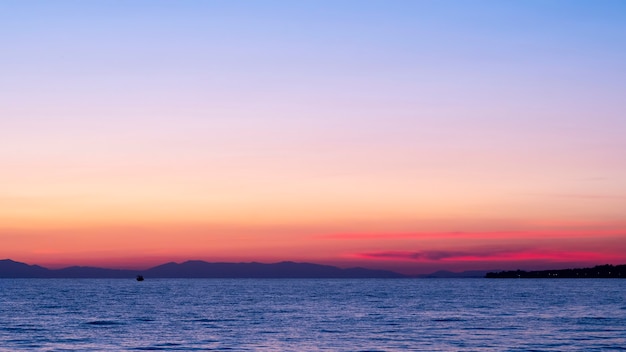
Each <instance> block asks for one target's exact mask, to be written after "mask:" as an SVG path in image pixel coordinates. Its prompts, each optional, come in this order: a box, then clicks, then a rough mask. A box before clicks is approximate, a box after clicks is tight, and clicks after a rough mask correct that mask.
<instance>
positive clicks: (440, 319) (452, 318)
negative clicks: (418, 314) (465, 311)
mask: <svg viewBox="0 0 626 352" xmlns="http://www.w3.org/2000/svg"><path fill="white" fill-rule="evenodd" d="M433 321H437V322H447V321H465V319H463V318H454V317H451V318H435V319H433Z"/></svg>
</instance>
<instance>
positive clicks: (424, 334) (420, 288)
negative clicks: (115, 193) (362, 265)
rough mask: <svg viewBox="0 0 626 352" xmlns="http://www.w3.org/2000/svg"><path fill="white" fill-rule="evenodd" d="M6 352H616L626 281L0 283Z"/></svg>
mask: <svg viewBox="0 0 626 352" xmlns="http://www.w3.org/2000/svg"><path fill="white" fill-rule="evenodd" d="M0 317H1V319H0V350H2V351H13V350H17V349H28V350H114V351H119V350H177V351H180V350H203V351H204V350H220V351H223V350H229V349H230V350H236V351H245V350H249V351H303V350H306V351H315V350H326V351H355V350H363V351H366V350H367V351H374V350H384V351H390V350H419V351H450V350H473V351H480V350H494V351H495V350H497V351H501V350H519V351H521V350H541V351H563V350H569V351H571V350H578V351H590V350H598V351H604V350H620V349H625V347H624V346H626V334H625V333H624V331H626V280H610V279H607V280H488V279H425V280H424V279H422V280H419V279H357V280H342V279H338V280H327V279H319V280H316V279H308V280H296V279H286V280H279V279H266V280H258V279H232V280H228V279H225V280H221V279H219V280H218V279H180V280H175V279H160V280H154V279H153V280H150V279H149V278H148V279H146V281H144V282H136V281H135V280H122V279H112V280H109V279H58V280H57V279H0Z"/></svg>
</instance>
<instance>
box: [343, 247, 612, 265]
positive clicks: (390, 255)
mask: <svg viewBox="0 0 626 352" xmlns="http://www.w3.org/2000/svg"><path fill="white" fill-rule="evenodd" d="M354 256H356V257H358V258H363V259H374V260H377V259H378V260H404V261H419V262H444V261H524V260H550V261H566V260H567V261H569V260H576V261H593V260H596V261H597V260H599V261H603V260H606V259H611V258H617V257H619V256H616V255H614V254H606V253H596V252H582V251H546V250H538V249H528V248H526V249H516V250H487V249H482V250H468V251H441V250H427V251H376V252H366V253H357V254H355V255H354ZM622 257H623V256H622ZM622 259H623V258H622Z"/></svg>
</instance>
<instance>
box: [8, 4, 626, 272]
mask: <svg viewBox="0 0 626 352" xmlns="http://www.w3.org/2000/svg"><path fill="white" fill-rule="evenodd" d="M624 92H626V2H624V1H569V0H568V1H523V2H522V1H518V2H513V1H471V2H470V1H363V0H359V1H317V0H316V1H230V0H228V1H226V0H225V1H173V0H172V1H154V0H150V1H78V0H76V1H28V0H26V1H25V0H15V1H7V0H3V1H1V2H0V257H6V258H11V259H14V260H18V261H23V262H27V263H31V264H40V265H44V266H49V267H61V266H66V265H71V264H80V265H102V266H109V267H127V268H142V267H146V266H150V265H153V264H160V263H162V262H165V261H182V260H187V259H202V260H207V261H260V262H276V261H281V260H294V261H309V262H316V263H328V264H333V265H339V266H343V267H347V266H355V265H362V266H366V267H370V268H389V269H393V270H397V271H400V272H404V273H424V272H431V271H434V270H439V269H447V270H456V271H460V270H470V269H487V270H494V269H517V268H522V269H533V268H553V267H554V268H556V267H568V266H572V265H576V266H581V265H594V264H604V263H612V264H621V263H626V98H625V93H624Z"/></svg>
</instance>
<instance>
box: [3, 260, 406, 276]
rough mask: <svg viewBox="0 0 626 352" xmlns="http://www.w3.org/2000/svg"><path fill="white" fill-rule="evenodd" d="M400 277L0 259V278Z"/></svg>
mask: <svg viewBox="0 0 626 352" xmlns="http://www.w3.org/2000/svg"><path fill="white" fill-rule="evenodd" d="M138 273H141V274H142V275H143V276H144V277H145V278H146V279H149V278H402V277H406V276H405V275H402V274H398V273H395V272H392V271H387V270H371V269H365V268H351V269H341V268H337V267H334V266H330V265H319V264H311V263H294V262H281V263H274V264H262V263H208V262H204V261H199V260H192V261H187V262H184V263H181V264H177V263H166V264H163V265H159V266H155V267H153V268H150V269H148V270H140V271H137V270H119V269H106V268H96V267H86V266H72V267H68V268H63V269H56V270H52V269H46V268H44V267H41V266H38V265H28V264H24V263H19V262H16V261H13V260H10V259H5V260H0V278H135V277H136V276H137V274H138Z"/></svg>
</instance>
